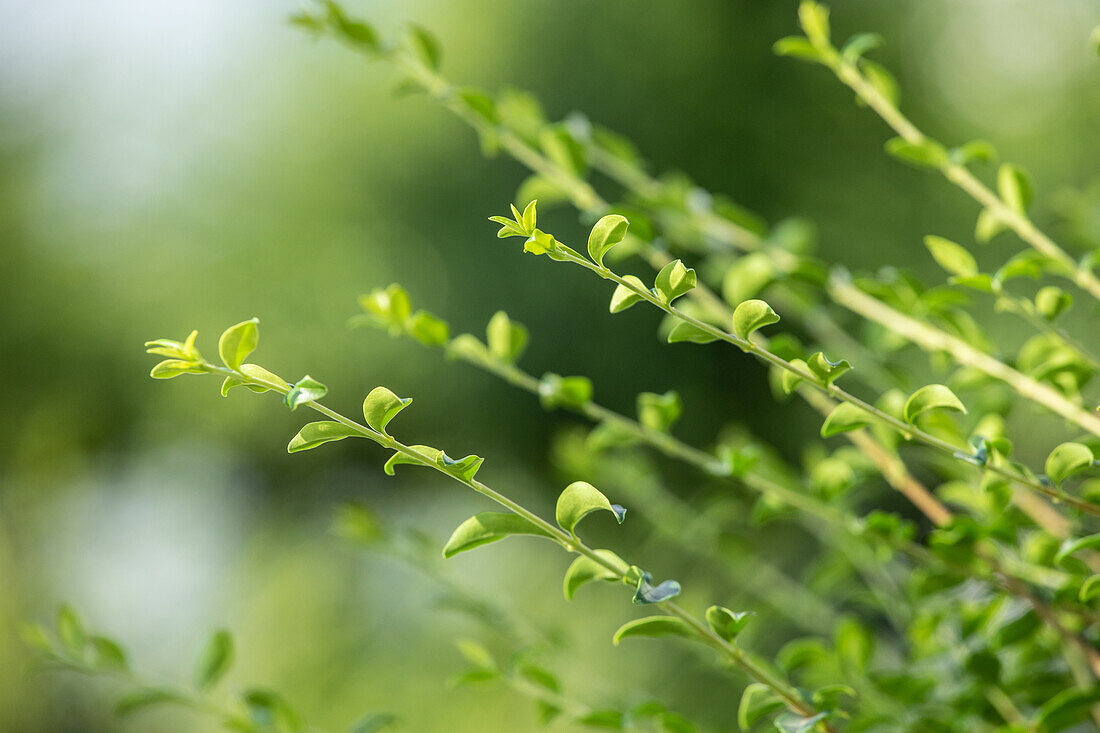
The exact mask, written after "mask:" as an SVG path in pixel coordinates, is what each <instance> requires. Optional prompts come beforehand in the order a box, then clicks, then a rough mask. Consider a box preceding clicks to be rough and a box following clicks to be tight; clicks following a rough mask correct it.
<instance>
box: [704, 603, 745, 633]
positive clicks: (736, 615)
mask: <svg viewBox="0 0 1100 733" xmlns="http://www.w3.org/2000/svg"><path fill="white" fill-rule="evenodd" d="M706 615H707V624H708V625H709V626H710V630H711V631H713V632H714V633H716V634H718V636H720V637H722V638H723V639H725V640H726V641H733V640H734V638H736V636H737V635H738V634H740V633H741V630H742V629H744V628H745V624H747V623H748V622H749V616H751V615H752V614H750V613H748V612H747V611H741V612H735V611H731V610H729V609H728V608H724V607H723V606H711V607H710V608H708V609H707V614H706Z"/></svg>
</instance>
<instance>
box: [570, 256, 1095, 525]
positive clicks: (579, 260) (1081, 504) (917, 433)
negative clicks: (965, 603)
mask: <svg viewBox="0 0 1100 733" xmlns="http://www.w3.org/2000/svg"><path fill="white" fill-rule="evenodd" d="M561 249H562V256H563V258H564V259H566V260H568V261H570V262H573V263H574V264H577V265H580V266H581V267H584V268H586V269H588V270H591V271H592V272H594V273H596V274H597V275H599V276H600V277H602V278H604V279H605V280H611V281H613V282H615V283H617V284H618V285H620V286H622V287H625V288H627V289H629V290H630V291H631V292H633V293H634V294H636V295H637V296H638V297H639V298H641V299H642V300H645V301H646V302H647V303H650V304H651V305H653V306H655V307H657V308H659V309H660V310H662V311H664V312H665V313H668V314H669V315H672V316H675V317H676V318H678V319H680V320H681V321H684V322H686V323H690V324H691V325H693V326H695V327H696V328H698V329H699V330H701V331H703V332H704V333H706V334H707V335H709V336H712V337H714V338H715V339H717V340H721V341H725V342H726V343H728V344H731V345H732V346H736V347H737V348H739V349H741V350H742V351H745V352H747V353H750V354H752V355H753V356H755V357H757V358H758V359H760V360H761V361H763V362H765V363H767V364H770V365H772V366H775V367H778V368H780V369H782V370H784V371H786V372H789V373H791V374H794V375H795V376H797V377H799V378H800V379H802V380H803V383H805V384H807V385H810V387H812V388H813V389H815V390H817V391H819V392H822V393H823V394H825V395H827V396H829V397H833V398H835V399H838V400H840V401H842V402H847V403H849V404H851V405H853V406H855V407H858V408H859V409H860V410H862V411H863V412H865V413H867V415H868V416H869V417H871V418H872V419H874V420H875V421H877V422H880V423H882V424H884V425H886V426H888V427H890V428H893V429H894V430H896V431H897V432H898V433H900V434H901V435H902V436H903V437H905V438H906V439H910V440H917V441H919V442H921V443H923V444H925V445H927V446H929V447H931V448H935V449H936V450H938V451H940V452H941V453H943V454H945V455H948V456H950V457H952V458H955V459H960V460H963V459H965V458H966V457H967V456H968V455H969V452H968V451H967V450H966V449H964V448H962V447H960V446H956V445H954V444H952V443H950V442H948V441H946V440H944V439H942V438H938V437H936V436H934V435H932V434H930V433H927V432H925V431H924V430H921V429H920V428H918V427H916V426H914V425H910V424H909V423H906V422H904V421H903V420H901V419H900V418H896V417H894V416H893V415H890V414H889V413H887V412H884V411H883V410H880V409H879V408H877V407H875V406H874V405H871V404H870V403H868V402H866V401H864V400H862V399H860V398H858V397H856V396H855V395H853V394H851V393H850V392H848V391H847V390H844V389H843V388H841V387H838V386H836V384H833V383H823V382H821V381H819V380H818V378H817V377H816V376H815V375H814V374H813V373H811V372H810V371H809V370H807V369H803V368H802V367H800V366H798V365H796V364H792V363H791V362H789V361H787V360H785V359H783V358H782V357H780V356H777V355H776V354H773V353H772V352H770V351H768V350H767V349H766V348H764V347H762V346H760V345H759V344H758V343H756V342H754V341H752V340H749V339H745V338H741V337H740V336H737V335H736V334H733V333H728V332H726V331H724V330H722V329H720V328H717V327H716V326H713V325H711V324H709V323H707V322H705V321H702V320H700V319H698V318H696V317H694V316H692V315H690V314H688V313H686V312H684V311H682V310H680V309H678V308H676V307H675V306H673V305H672V304H671V303H666V302H664V300H662V299H661V298H659V297H657V296H656V295H654V294H653V293H652V292H650V291H649V290H648V289H646V288H644V287H640V286H638V285H636V284H634V283H631V282H630V281H628V280H626V279H625V278H623V277H622V276H620V275H618V274H617V273H615V272H613V271H612V270H611V269H609V268H608V267H606V266H603V265H597V264H596V263H594V262H590V261H589V260H587V259H585V258H584V257H581V256H580V255H579V254H577V253H576V252H575V251H573V250H571V249H569V248H567V247H564V246H562V248H561ZM876 302H877V301H876ZM1040 386H1042V385H1040ZM1098 434H1100V433H1098ZM984 468H985V470H987V471H991V472H993V473H996V474H998V475H1000V476H1003V477H1004V478H1006V479H1009V480H1010V481H1012V482H1014V483H1016V484H1018V485H1020V486H1024V487H1027V488H1029V489H1032V490H1034V491H1037V492H1039V493H1041V494H1045V495H1047V496H1049V497H1051V498H1053V499H1057V500H1058V501H1061V502H1065V503H1066V504H1068V505H1070V506H1073V507H1074V508H1076V509H1080V510H1081V511H1084V512H1087V513H1089V514H1094V515H1097V516H1100V506H1097V505H1095V504H1093V503H1091V502H1089V501H1086V500H1084V499H1080V498H1078V497H1075V496H1070V495H1068V494H1066V493H1064V492H1062V491H1059V490H1057V489H1055V488H1052V487H1050V486H1046V485H1044V484H1042V483H1040V482H1039V481H1032V480H1030V479H1027V478H1024V477H1021V476H1019V475H1017V474H1016V473H1014V472H1012V471H1010V470H1008V469H1006V468H1004V467H1002V466H997V465H992V464H987V465H986V466H984Z"/></svg>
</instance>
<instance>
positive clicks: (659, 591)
mask: <svg viewBox="0 0 1100 733" xmlns="http://www.w3.org/2000/svg"><path fill="white" fill-rule="evenodd" d="M681 590H682V589H681V588H680V583H679V582H677V581H675V580H663V581H661V582H660V583H658V584H657V585H650V575H649V573H643V574H642V577H640V578H639V579H638V583H637V589H636V590H635V593H634V598H633V599H632V601H633V603H634V604H636V605H639V606H644V605H649V604H653V603H663V602H664V601H667V600H668V599H670V598H675V597H676V596H678V595H680V591H681Z"/></svg>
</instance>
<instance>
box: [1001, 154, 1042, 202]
mask: <svg viewBox="0 0 1100 733" xmlns="http://www.w3.org/2000/svg"><path fill="white" fill-rule="evenodd" d="M1033 191H1034V189H1033V187H1032V185H1031V177H1030V176H1029V175H1028V174H1027V172H1026V171H1025V170H1024V169H1023V168H1020V167H1018V166H1015V165H1012V164H1011V163H1002V164H1001V167H1000V168H998V169H997V193H999V194H1000V195H1001V200H1003V201H1004V202H1005V203H1006V204H1007V205H1008V207H1009V208H1010V209H1012V210H1013V211H1015V212H1016V213H1018V214H1027V207H1028V206H1029V205H1030V204H1031V197H1032V194H1033Z"/></svg>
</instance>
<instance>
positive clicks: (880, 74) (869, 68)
mask: <svg viewBox="0 0 1100 733" xmlns="http://www.w3.org/2000/svg"><path fill="white" fill-rule="evenodd" d="M859 67H860V71H862V72H863V78H864V79H866V80H867V83H868V84H870V85H871V86H872V87H874V88H875V91H877V92H878V93H879V94H881V95H882V96H883V97H884V98H885V99H886V101H887V102H889V103H890V104H892V105H894V106H895V107H896V106H897V105H898V100H899V99H900V98H901V91H900V88H899V87H898V80H897V79H895V78H894V75H893V74H891V73H890V71H889V70H887V68H886V67H885V66H883V65H882V64H876V63H875V62H873V61H868V60H867V59H861V60H860V63H859ZM858 101H859V103H860V104H861V105H864V104H866V103H865V102H863V100H858Z"/></svg>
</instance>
